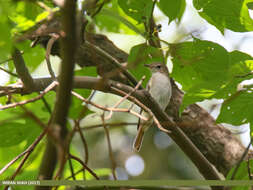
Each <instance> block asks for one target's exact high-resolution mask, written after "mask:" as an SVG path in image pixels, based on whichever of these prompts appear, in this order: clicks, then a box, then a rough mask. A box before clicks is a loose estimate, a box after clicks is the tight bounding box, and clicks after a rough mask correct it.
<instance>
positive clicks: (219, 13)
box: [193, 0, 253, 33]
mask: <svg viewBox="0 0 253 190" xmlns="http://www.w3.org/2000/svg"><path fill="white" fill-rule="evenodd" d="M250 1H251V0H233V1H231V0H222V1H221V0H208V1H207V0H193V4H194V7H195V8H196V9H197V10H198V13H199V15H200V16H201V17H203V18H204V19H206V20H207V21H208V22H209V23H210V24H212V25H214V26H215V27H216V28H218V29H219V30H220V31H221V32H222V33H223V32H224V29H225V28H227V29H230V30H233V31H235V32H248V31H252V30H253V20H252V19H251V17H250V16H249V11H248V6H247V3H248V2H250Z"/></svg>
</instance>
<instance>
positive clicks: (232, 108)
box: [217, 90, 253, 125]
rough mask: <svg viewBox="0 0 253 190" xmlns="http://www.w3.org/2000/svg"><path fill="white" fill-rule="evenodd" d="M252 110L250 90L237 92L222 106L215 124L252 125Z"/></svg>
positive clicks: (252, 95)
mask: <svg viewBox="0 0 253 190" xmlns="http://www.w3.org/2000/svg"><path fill="white" fill-rule="evenodd" d="M252 108H253V92H252V90H247V91H239V92H237V93H236V94H233V95H232V96H231V97H230V98H228V99H227V100H226V101H225V102H224V103H223V104H222V107H221V111H220V114H219V116H218V118H217V122H218V123H230V124H232V125H242V124H245V123H249V122H250V123H253V115H252Z"/></svg>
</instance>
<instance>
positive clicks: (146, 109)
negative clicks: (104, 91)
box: [111, 87, 170, 133]
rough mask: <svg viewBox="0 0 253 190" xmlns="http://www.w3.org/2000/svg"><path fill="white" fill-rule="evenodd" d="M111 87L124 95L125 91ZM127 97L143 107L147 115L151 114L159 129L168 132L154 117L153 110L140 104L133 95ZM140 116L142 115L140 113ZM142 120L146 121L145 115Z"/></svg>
mask: <svg viewBox="0 0 253 190" xmlns="http://www.w3.org/2000/svg"><path fill="white" fill-rule="evenodd" d="M111 88H112V89H113V90H115V91H117V92H118V93H120V94H122V95H126V94H127V93H126V92H124V91H122V90H119V89H117V88H115V87H111ZM129 97H131V99H132V100H133V101H134V102H135V103H136V104H137V105H138V106H140V107H141V108H142V109H144V110H145V111H146V112H148V113H149V115H151V116H152V117H153V120H154V122H155V124H156V126H157V127H158V128H159V129H160V130H161V131H163V132H165V133H170V131H169V130H167V129H165V128H163V127H162V126H161V124H160V123H159V121H158V119H157V118H156V116H155V115H154V114H153V112H152V111H151V110H150V109H149V108H148V107H147V106H145V105H144V104H142V103H141V102H140V101H138V100H137V99H136V98H134V97H132V96H129ZM138 115H140V114H138ZM141 116H142V115H141ZM142 117H144V116H142ZM142 117H139V118H141V119H142ZM144 121H147V118H146V117H145V120H144Z"/></svg>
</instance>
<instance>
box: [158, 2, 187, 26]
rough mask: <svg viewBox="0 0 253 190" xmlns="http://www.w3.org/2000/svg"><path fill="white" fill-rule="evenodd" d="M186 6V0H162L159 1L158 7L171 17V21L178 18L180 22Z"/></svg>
mask: <svg viewBox="0 0 253 190" xmlns="http://www.w3.org/2000/svg"><path fill="white" fill-rule="evenodd" d="M185 6H186V3H185V0H177V1H175V0H160V1H159V3H158V7H159V8H160V9H161V11H162V12H163V13H164V14H165V15H166V16H168V17H169V23H171V22H172V21H173V20H175V19H178V21H179V22H180V20H181V18H182V16H183V13H184V10H185Z"/></svg>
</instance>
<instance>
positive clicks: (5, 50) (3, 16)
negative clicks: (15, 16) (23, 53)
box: [0, 0, 15, 61]
mask: <svg viewBox="0 0 253 190" xmlns="http://www.w3.org/2000/svg"><path fill="white" fill-rule="evenodd" d="M13 11H15V9H14V6H13V4H12V3H11V1H10V0H6V1H2V2H1V4H0V49H1V51H0V61H3V60H6V59H7V58H8V56H9V55H10V51H11V47H12V40H11V32H10V30H11V27H10V23H9V21H8V13H9V12H13Z"/></svg>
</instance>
